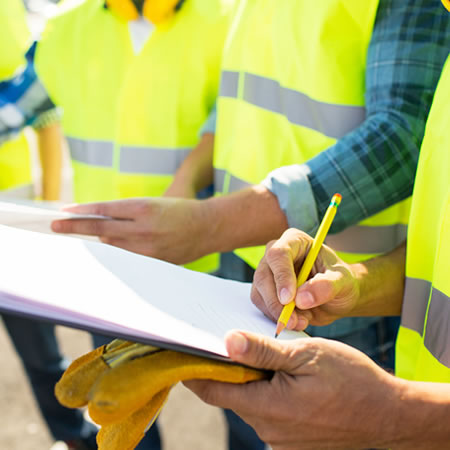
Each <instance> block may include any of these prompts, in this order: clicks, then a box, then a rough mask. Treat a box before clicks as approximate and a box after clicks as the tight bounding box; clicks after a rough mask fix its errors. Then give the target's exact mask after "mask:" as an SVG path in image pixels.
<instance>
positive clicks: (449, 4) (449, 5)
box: [442, 0, 450, 11]
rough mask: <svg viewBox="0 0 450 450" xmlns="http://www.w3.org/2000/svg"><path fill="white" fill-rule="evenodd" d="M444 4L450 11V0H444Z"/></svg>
mask: <svg viewBox="0 0 450 450" xmlns="http://www.w3.org/2000/svg"><path fill="white" fill-rule="evenodd" d="M442 4H443V5H444V6H445V7H446V8H447V11H450V0H442Z"/></svg>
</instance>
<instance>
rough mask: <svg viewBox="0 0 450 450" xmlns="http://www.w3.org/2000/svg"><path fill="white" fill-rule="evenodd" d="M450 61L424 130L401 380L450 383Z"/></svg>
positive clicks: (409, 255)
mask: <svg viewBox="0 0 450 450" xmlns="http://www.w3.org/2000/svg"><path fill="white" fill-rule="evenodd" d="M449 108H450V58H448V59H447V63H446V65H445V67H444V71H443V73H442V76H441V80H440V81H439V84H438V87H437V90H436V94H435V96H434V101H433V105H432V107H431V111H430V115H429V118H428V122H427V127H426V130H425V137H424V141H423V144H422V149H421V152H420V159H419V166H418V169H417V177H416V181H415V185H414V193H413V202H412V208H411V217H410V225H409V230H408V241H407V252H406V283H405V294H404V300H403V309H402V320H401V327H400V331H399V335H398V339H397V349H396V355H397V361H396V370H397V375H398V376H400V377H402V378H406V379H410V380H422V381H435V382H447V383H448V382H450V183H449V176H450V136H449V130H450V109H449Z"/></svg>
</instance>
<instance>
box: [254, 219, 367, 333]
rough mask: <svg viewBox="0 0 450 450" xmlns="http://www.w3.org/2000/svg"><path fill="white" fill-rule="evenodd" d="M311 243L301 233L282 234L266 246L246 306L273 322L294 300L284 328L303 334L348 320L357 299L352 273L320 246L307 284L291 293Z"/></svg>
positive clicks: (355, 280) (305, 235) (358, 289)
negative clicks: (257, 309) (342, 319)
mask: <svg viewBox="0 0 450 450" xmlns="http://www.w3.org/2000/svg"><path fill="white" fill-rule="evenodd" d="M312 242H313V239H312V238H311V237H310V236H309V235H307V234H306V233H304V232H302V231H299V230H296V229H294V228H290V229H289V230H287V231H285V232H284V233H283V235H282V236H281V238H280V239H279V240H278V241H272V242H270V243H269V244H268V245H267V248H266V252H265V255H264V258H263V259H262V260H261V262H260V264H259V266H258V268H257V269H256V272H255V276H254V279H253V285H252V291H251V299H252V302H253V303H254V304H255V305H256V306H257V307H258V308H259V309H260V310H261V311H262V312H263V313H264V314H265V315H266V316H267V317H269V318H270V319H272V320H274V321H277V320H278V318H279V316H280V313H281V311H282V309H283V306H284V305H286V304H288V303H289V302H291V301H292V300H295V303H296V309H295V310H294V312H293V313H292V316H291V318H290V320H289V322H288V325H287V328H289V329H295V330H304V329H305V328H306V327H307V326H308V324H310V323H311V324H312V325H327V324H329V323H331V322H333V321H334V320H336V319H338V318H340V317H344V316H346V315H349V314H350V312H351V311H352V310H353V308H354V307H355V305H356V303H357V302H358V299H359V296H360V284H359V282H360V278H359V276H358V273H357V272H356V271H355V270H354V269H355V268H354V267H352V266H351V265H349V264H346V263H345V262H344V261H342V260H341V259H340V258H339V257H338V256H337V255H336V253H335V252H334V251H333V250H332V249H331V248H329V247H327V246H326V245H323V246H322V248H321V250H320V252H319V255H318V257H317V259H316V262H315V263H314V266H313V268H312V270H311V274H310V278H309V280H308V281H307V282H306V283H305V284H303V286H301V287H300V288H299V289H297V287H296V286H297V284H296V283H297V274H298V272H299V270H300V267H301V265H302V264H303V262H304V260H305V257H306V255H307V254H308V251H309V249H310V248H311V245H312ZM310 308H312V309H310Z"/></svg>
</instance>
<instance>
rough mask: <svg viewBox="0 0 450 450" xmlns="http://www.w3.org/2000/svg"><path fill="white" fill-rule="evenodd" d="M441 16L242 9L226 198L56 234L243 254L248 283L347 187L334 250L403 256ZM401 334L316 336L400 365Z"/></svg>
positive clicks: (145, 248) (231, 93)
mask: <svg viewBox="0 0 450 450" xmlns="http://www.w3.org/2000/svg"><path fill="white" fill-rule="evenodd" d="M444 20H445V16H444V15H443V13H442V11H441V9H440V7H439V5H438V4H436V1H435V0H420V1H417V0H409V1H406V2H405V1H403V0H387V1H382V2H379V1H378V0H373V1H370V2H365V3H361V2H360V1H358V0H342V1H341V0H333V1H328V2H322V3H321V4H320V5H317V4H316V3H313V2H310V1H306V0H302V1H295V2H294V1H287V2H283V4H282V5H281V4H280V2H277V1H275V0H258V1H255V2H250V1H243V2H241V3H240V6H239V8H238V10H237V13H236V17H235V20H234V23H233V26H232V27H231V31H230V35H229V37H228V39H227V44H226V48H225V50H224V57H223V61H222V75H221V77H222V79H221V87H220V92H219V99H218V102H217V108H218V111H217V130H215V131H216V134H215V148H214V182H215V187H216V192H217V193H218V194H219V195H218V196H217V197H216V198H213V199H208V200H206V201H198V200H184V201H182V200H179V199H174V200H168V199H167V200H154V199H151V200H148V199H138V200H128V201H123V202H117V203H109V204H105V203H102V204H94V205H89V206H81V207H76V208H75V210H77V211H81V210H83V211H86V212H94V211H95V212H97V213H104V214H106V215H109V216H113V217H118V218H127V219H131V220H130V221H123V220H121V221H119V220H118V221H109V222H107V223H106V222H104V223H101V222H95V221H93V222H89V221H83V222H71V223H67V222H66V223H62V222H59V223H55V224H54V230H56V231H62V232H75V231H76V232H79V233H87V234H97V235H100V236H101V238H102V240H103V241H104V242H108V243H110V244H113V245H117V246H120V247H123V248H127V249H129V250H132V251H137V252H140V253H143V254H147V255H150V256H154V257H158V258H161V259H165V260H168V261H172V262H176V263H185V262H188V261H190V260H192V259H195V258H196V257H198V256H201V255H204V254H207V253H209V252H212V251H218V250H219V251H223V252H224V251H230V250H235V251H236V254H237V255H238V256H239V258H241V259H242V261H245V263H246V264H248V265H249V266H250V267H248V266H245V267H247V268H249V269H250V270H249V271H248V272H249V275H250V277H251V275H252V273H251V269H252V268H255V267H256V265H257V263H258V261H259V260H260V258H261V257H262V255H263V249H262V248H261V247H258V248H254V247H253V248H249V247H251V246H253V245H256V244H262V243H266V242H267V241H269V240H270V239H274V238H277V237H279V236H280V234H281V233H282V232H283V231H284V230H285V229H286V228H288V226H296V227H298V228H300V229H302V230H305V231H308V232H314V230H315V229H316V228H317V226H318V223H319V218H321V216H322V215H323V213H324V211H325V209H326V207H327V206H328V203H329V201H330V199H331V196H332V194H334V192H336V191H338V192H341V194H342V195H343V202H342V205H341V206H342V209H341V210H340V211H339V215H338V217H337V219H336V221H335V223H334V225H333V228H332V233H333V234H332V235H331V236H330V238H329V239H328V242H329V243H330V244H332V245H334V246H335V247H336V248H337V249H338V250H340V255H342V256H343V257H344V260H346V261H348V262H350V261H356V260H362V259H367V258H369V257H371V256H373V255H376V254H379V253H383V252H385V251H389V250H391V249H393V248H395V247H396V246H397V245H398V244H399V243H401V242H402V241H403V240H404V239H405V237H406V229H407V227H406V224H407V218H408V212H409V200H406V201H404V202H402V203H399V202H400V201H401V200H404V199H405V198H406V197H408V195H410V193H411V190H412V184H413V179H414V173H415V169H416V164H417V158H418V154H419V147H420V141H421V139H422V136H423V130H424V125H425V120H426V114H427V111H428V110H429V106H430V104H431V98H432V93H433V91H434V89H435V86H436V83H437V80H438V78H439V74H440V68H441V67H442V64H443V62H444V61H445V58H446V55H447V52H448V46H449V45H450V41H449V35H448V31H449V28H448V26H447V24H446V23H444ZM400 24H401V26H399V25H400ZM405 30H407V31H405ZM424 30H425V31H424ZM436 30H437V31H436ZM424 49H426V50H424ZM411 67H414V68H415V70H410V68H411ZM192 155H194V154H192ZM202 158H203V156H202V157H200V158H199V159H198V160H199V161H200V162H202V161H203V159H202ZM198 160H197V162H196V160H195V158H194V157H192V158H191V159H187V160H185V162H184V164H183V166H182V167H181V168H180V170H179V172H178V174H180V173H185V172H186V171H188V172H189V170H186V166H187V165H188V164H190V167H191V172H193V171H194V169H193V168H195V167H198V166H199V165H201V163H199V162H198ZM280 166H282V168H281V169H277V168H279V167H280ZM274 169H275V170H274ZM210 171H211V167H210ZM208 173H210V172H206V171H204V172H203V173H200V174H199V175H198V177H199V178H203V179H204V178H207V177H208ZM183 178H184V179H185V178H186V177H183ZM178 181H179V180H178V178H177V177H176V178H175V181H174V183H178ZM181 184H183V183H181ZM235 191H237V192H235ZM222 194H223V195H222ZM386 208H387V209H386ZM380 211H381V212H380ZM376 213H377V214H376ZM242 247H244V248H242ZM247 281H251V278H248V279H247ZM294 325H296V324H294ZM299 326H300V325H299ZM397 329H398V319H383V318H381V319H380V318H378V319H377V318H373V317H371V318H346V319H343V320H341V321H339V322H336V323H334V324H332V325H331V326H330V327H327V328H325V329H318V328H314V327H311V328H309V329H308V332H309V333H310V334H312V335H321V336H324V337H332V338H338V339H340V340H343V341H344V342H347V343H349V344H351V345H354V346H356V347H357V348H359V349H361V350H364V351H365V352H366V353H368V354H370V355H371V356H373V357H374V358H375V359H376V360H377V361H378V362H380V363H381V364H383V365H387V366H389V367H391V368H392V366H393V347H394V341H395V334H396V330H397Z"/></svg>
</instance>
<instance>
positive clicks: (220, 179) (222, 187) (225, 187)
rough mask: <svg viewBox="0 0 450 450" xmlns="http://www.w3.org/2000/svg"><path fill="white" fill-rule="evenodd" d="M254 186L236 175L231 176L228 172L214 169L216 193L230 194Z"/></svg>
mask: <svg viewBox="0 0 450 450" xmlns="http://www.w3.org/2000/svg"><path fill="white" fill-rule="evenodd" d="M249 186H252V184H251V183H248V182H247V181H244V180H242V179H240V178H238V177H235V176H234V175H230V174H229V173H228V172H227V171H226V170H223V169H214V191H215V192H219V193H223V194H228V193H230V192H236V191H239V190H241V189H245V188H247V187H249Z"/></svg>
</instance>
